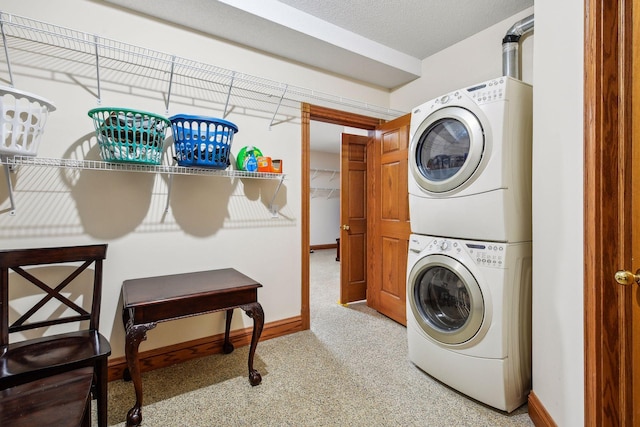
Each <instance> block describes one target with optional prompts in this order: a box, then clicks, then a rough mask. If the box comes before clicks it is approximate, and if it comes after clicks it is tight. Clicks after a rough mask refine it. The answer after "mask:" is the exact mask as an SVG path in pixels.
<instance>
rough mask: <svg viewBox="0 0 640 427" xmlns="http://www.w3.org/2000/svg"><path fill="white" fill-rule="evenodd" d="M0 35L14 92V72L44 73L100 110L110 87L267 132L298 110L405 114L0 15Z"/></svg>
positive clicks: (384, 116) (382, 115)
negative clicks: (250, 120)
mask: <svg viewBox="0 0 640 427" xmlns="http://www.w3.org/2000/svg"><path fill="white" fill-rule="evenodd" d="M0 30H1V32H2V43H3V45H4V53H5V58H4V59H5V60H6V69H7V72H8V74H9V80H10V82H11V85H12V86H13V85H14V75H13V74H14V72H15V70H18V69H19V68H20V67H24V68H26V69H27V70H42V71H45V72H46V76H47V77H46V78H47V79H65V80H64V81H68V80H66V79H68V78H73V79H74V80H75V81H76V82H79V83H80V84H83V85H85V86H86V87H87V88H89V89H91V90H92V91H95V94H96V97H97V99H98V103H100V102H101V97H102V88H103V87H109V90H112V91H113V90H122V91H125V92H126V93H145V95H149V94H154V95H155V96H157V97H158V99H161V100H163V102H164V103H165V107H166V109H167V111H169V107H170V104H171V103H172V102H179V103H186V104H188V105H191V104H194V103H196V101H197V102H198V105H200V106H208V105H210V104H211V103H213V104H215V105H219V106H224V108H223V109H222V108H220V109H221V110H223V115H224V116H225V117H226V115H227V114H228V113H229V112H230V111H231V110H232V109H233V108H236V107H239V108H246V109H249V110H252V111H261V112H265V113H267V114H268V116H266V117H267V118H271V123H270V126H271V125H276V124H279V123H281V122H284V121H290V120H291V118H292V117H298V116H299V114H300V103H303V102H304V103H311V104H315V105H320V106H325V107H329V108H335V109H340V110H343V111H348V112H353V113H357V114H363V115H368V116H371V117H375V118H380V119H384V120H390V119H394V118H397V117H399V116H402V115H404V114H406V113H405V112H403V111H396V110H392V109H389V108H384V107H379V106H375V105H372V104H369V103H366V102H361V101H356V100H352V99H348V98H344V97H341V96H336V95H330V94H327V93H323V92H319V91H315V90H311V89H305V88H301V87H296V86H293V85H289V84H285V83H280V82H275V81H272V80H268V79H264V78H260V77H255V76H252V75H248V74H244V73H239V72H236V71H231V70H228V69H224V68H220V67H217V66H214V65H210V64H206V63H202V62H197V61H194V60H190V59H186V58H182V57H179V56H177V55H172V54H168V53H163V52H159V51H154V50H151V49H147V48H143V47H139V46H135V45H131V44H127V43H123V42H119V41H116V40H112V39H108V38H105V37H100V36H97V35H94V34H90V33H85V32H81V31H77V30H72V29H69V28H65V27H60V26H57V25H53V24H48V23H45V22H42V21H37V20H33V19H30V18H26V17H22V16H18V15H13V14H9V13H5V12H1V11H0ZM123 86H124V87H123Z"/></svg>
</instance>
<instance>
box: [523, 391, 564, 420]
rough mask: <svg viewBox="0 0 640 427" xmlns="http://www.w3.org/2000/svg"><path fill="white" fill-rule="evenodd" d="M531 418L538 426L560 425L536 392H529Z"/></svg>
mask: <svg viewBox="0 0 640 427" xmlns="http://www.w3.org/2000/svg"><path fill="white" fill-rule="evenodd" d="M529 418H531V421H533V425H535V426H536V427H558V425H557V424H556V422H555V421H554V420H553V418H552V417H551V415H549V413H548V412H547V410H546V409H545V407H544V405H543V404H542V402H540V399H538V396H536V394H535V393H534V392H531V393H529Z"/></svg>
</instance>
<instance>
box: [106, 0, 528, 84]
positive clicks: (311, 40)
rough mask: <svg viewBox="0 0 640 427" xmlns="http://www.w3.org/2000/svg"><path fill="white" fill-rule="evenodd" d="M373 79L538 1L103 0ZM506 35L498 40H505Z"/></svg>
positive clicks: (413, 66)
mask: <svg viewBox="0 0 640 427" xmlns="http://www.w3.org/2000/svg"><path fill="white" fill-rule="evenodd" d="M104 1H106V2H108V3H112V4H116V5H119V6H121V7H123V8H127V9H131V10H135V11H136V12H138V13H141V14H146V15H150V16H153V17H156V18H159V19H162V20H166V21H168V22H172V23H176V24H179V25H183V26H185V27H189V28H193V29H195V30H198V31H201V32H203V33H207V34H210V35H212V36H215V37H218V38H221V39H225V40H229V41H232V42H234V43H238V44H242V45H245V46H248V47H250V48H252V49H257V50H261V51H264V52H267V53H269V54H272V55H275V56H278V57H282V58H286V59H288V60H291V61H295V62H298V63H302V64H307V65H308V66H311V67H315V68H319V69H323V70H326V71H328V72H331V73H334V74H338V75H342V76H345V77H348V78H350V79H354V80H356V81H360V82H363V83H366V84H371V85H374V86H378V87H382V88H386V89H393V88H396V87H398V86H401V85H403V84H406V83H408V82H410V81H412V80H414V79H416V78H418V77H420V73H421V62H422V60H423V59H424V58H426V57H428V56H430V55H432V54H434V53H436V52H438V51H440V50H442V49H445V48H447V47H449V46H451V45H453V44H455V43H457V42H459V41H461V40H463V39H465V38H467V37H469V36H471V35H473V34H475V33H478V32H479V31H482V30H483V29H486V28H488V27H490V26H492V25H494V24H496V23H498V22H500V21H502V20H504V19H506V18H508V17H509V16H512V15H514V14H516V13H518V12H520V11H522V10H524V9H526V8H529V7H531V6H533V0H280V1H277V0H181V1H180V6H181V7H175V5H176V1H175V0H137V1H130V0H104ZM499 42H500V41H499V40H498V41H496V43H499Z"/></svg>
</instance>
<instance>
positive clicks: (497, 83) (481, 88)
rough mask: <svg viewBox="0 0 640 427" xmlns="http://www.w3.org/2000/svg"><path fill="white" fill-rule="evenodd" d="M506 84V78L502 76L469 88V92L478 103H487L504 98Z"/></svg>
mask: <svg viewBox="0 0 640 427" xmlns="http://www.w3.org/2000/svg"><path fill="white" fill-rule="evenodd" d="M506 85H507V82H506V80H505V78H504V77H501V78H499V79H495V80H490V81H488V82H485V83H481V84H479V85H476V86H473V87H470V88H467V92H469V96H471V98H472V99H473V100H474V101H476V102H477V103H478V104H486V103H487V102H493V101H499V100H503V99H504V93H505V87H506Z"/></svg>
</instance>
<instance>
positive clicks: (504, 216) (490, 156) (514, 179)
mask: <svg viewBox="0 0 640 427" xmlns="http://www.w3.org/2000/svg"><path fill="white" fill-rule="evenodd" d="M409 140H410V145H409V168H408V169H409V182H408V187H409V210H410V221H411V231H412V232H413V233H416V234H426V235H435V236H445V237H457V238H462V239H476V240H490V241H498V242H519V241H528V240H531V141H532V87H531V85H529V84H526V83H523V82H522V81H520V80H516V79H513V78H511V77H500V78H498V79H494V80H490V81H487V82H484V83H480V84H477V85H474V86H472V87H468V88H465V89H460V90H456V91H454V92H451V93H449V94H446V95H443V96H441V97H439V98H436V99H433V100H431V101H429V102H427V103H425V104H423V105H421V106H419V107H417V108H415V109H414V110H413V111H412V114H411V125H410V130H409Z"/></svg>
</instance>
